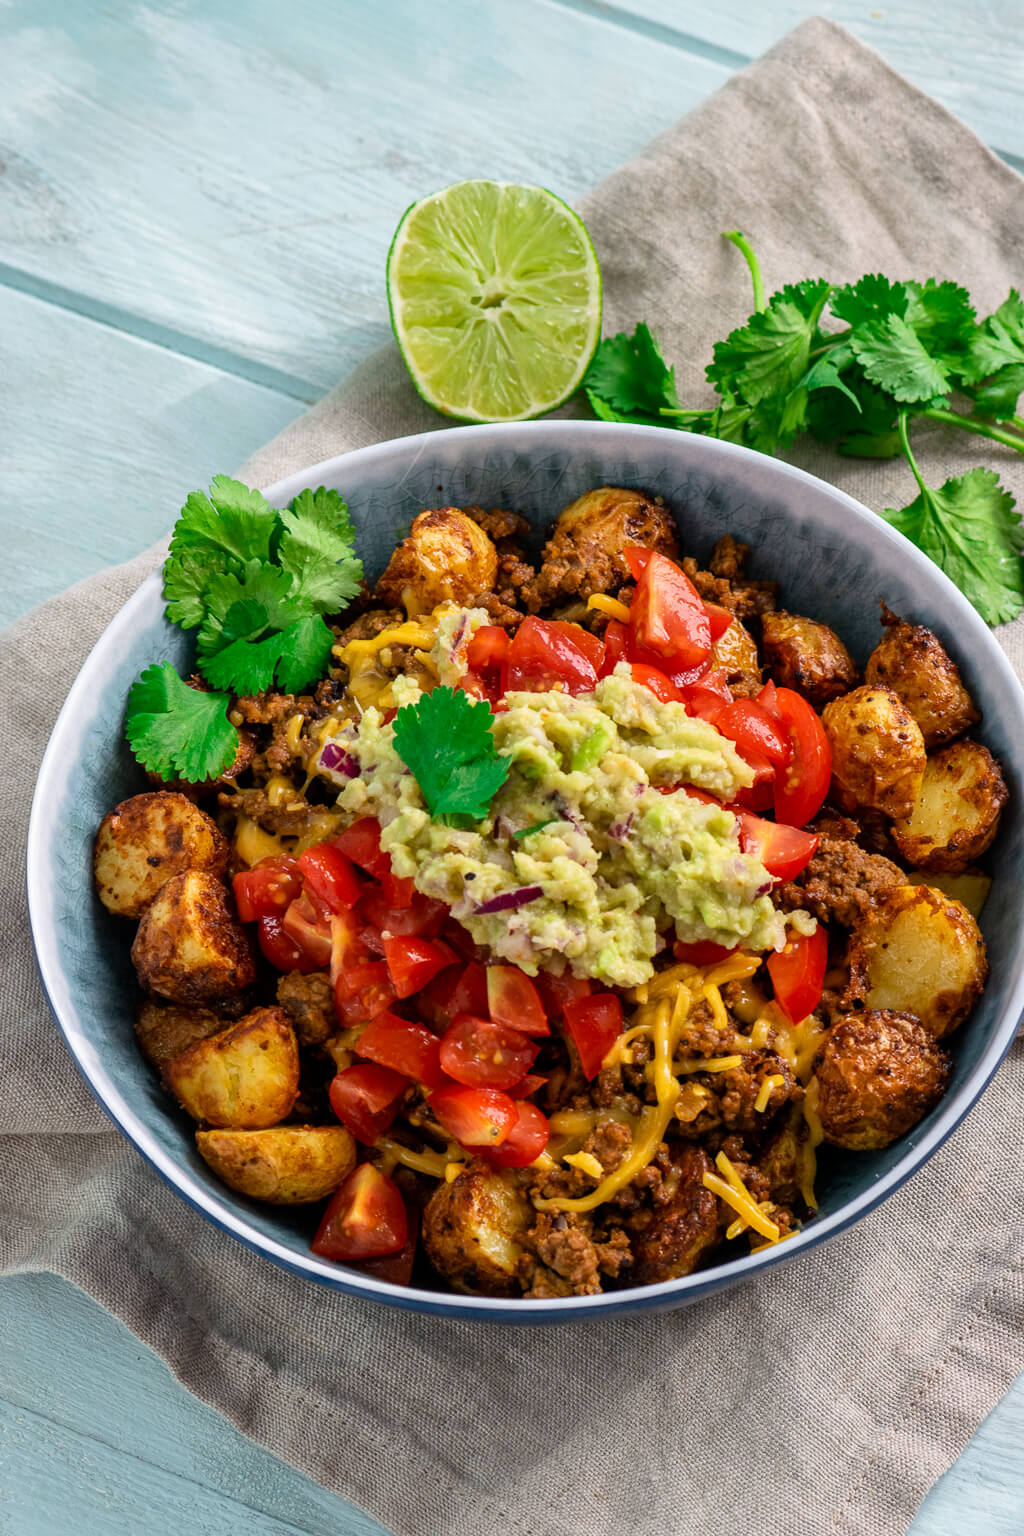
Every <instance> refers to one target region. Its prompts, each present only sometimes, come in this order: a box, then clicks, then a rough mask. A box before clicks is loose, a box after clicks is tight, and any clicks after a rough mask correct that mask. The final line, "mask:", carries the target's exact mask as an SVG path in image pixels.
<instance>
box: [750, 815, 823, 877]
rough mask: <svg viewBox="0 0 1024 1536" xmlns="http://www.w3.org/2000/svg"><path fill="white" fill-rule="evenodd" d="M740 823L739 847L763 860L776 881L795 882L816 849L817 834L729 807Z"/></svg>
mask: <svg viewBox="0 0 1024 1536" xmlns="http://www.w3.org/2000/svg"><path fill="white" fill-rule="evenodd" d="M729 809H730V810H731V811H732V812H733V815H734V816H735V817H736V820H737V821H738V822H739V824H740V848H741V849H742V850H743V852H744V853H752V854H755V855H756V856H757V858H759V859H760V860H761V863H762V864H763V865H764V867H765V869H766V870H767V871H768V873H769V874H770V875H771V876H772V878H773V879H775V880H792V879H793V878H794V877H795V876H796V875H798V874H799V873H800V871H801V870H802V869H803V868H804V867H805V866H806V864H807V863H808V861H809V859H810V857H811V855H812V854H813V853H814V850H815V848H817V846H818V836H817V833H815V832H801V831H800V830H799V828H797V827H789V826H786V825H785V823H783V822H776V821H764V820H763V819H762V818H761V817H760V816H754V815H752V814H751V812H750V811H744V810H740V809H739V808H738V807H736V806H730V807H729Z"/></svg>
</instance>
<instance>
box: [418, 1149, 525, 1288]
mask: <svg viewBox="0 0 1024 1536" xmlns="http://www.w3.org/2000/svg"><path fill="white" fill-rule="evenodd" d="M532 1219H533V1210H532V1207H531V1206H530V1204H529V1202H528V1200H527V1199H526V1197H525V1196H524V1195H523V1194H522V1193H521V1192H520V1191H519V1190H518V1189H517V1188H516V1185H515V1184H514V1182H513V1181H512V1179H511V1178H510V1177H509V1176H508V1175H507V1174H504V1173H502V1172H500V1171H499V1170H498V1169H496V1168H491V1167H490V1166H489V1165H488V1164H487V1163H485V1162H482V1161H480V1160H479V1159H477V1160H475V1161H474V1162H472V1163H470V1165H469V1167H468V1168H467V1169H466V1171H465V1172H464V1173H460V1174H459V1176H458V1178H457V1179H454V1180H453V1181H452V1183H451V1184H446V1183H441V1184H439V1185H438V1186H437V1188H436V1189H435V1190H434V1193H433V1194H432V1195H431V1197H430V1199H429V1200H428V1201H427V1205H426V1209H425V1210H424V1212H423V1246H424V1248H425V1249H426V1251H427V1256H428V1258H429V1259H430V1262H431V1263H432V1264H433V1265H434V1268H435V1269H437V1270H438V1271H439V1273H440V1274H442V1275H444V1277H445V1279H446V1280H449V1281H450V1282H451V1284H452V1285H453V1286H454V1287H455V1289H456V1290H457V1291H466V1292H468V1293H470V1294H471V1295H475V1294H479V1295H483V1296H510V1295H513V1294H514V1293H515V1291H516V1289H517V1286H516V1274H517V1271H518V1265H519V1259H520V1257H521V1255H522V1252H523V1248H522V1240H523V1238H524V1237H525V1235H526V1232H527V1229H528V1227H529V1225H530V1222H531V1220H532Z"/></svg>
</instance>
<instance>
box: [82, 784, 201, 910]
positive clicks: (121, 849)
mask: <svg viewBox="0 0 1024 1536" xmlns="http://www.w3.org/2000/svg"><path fill="white" fill-rule="evenodd" d="M227 862H228V845H227V842H226V841H225V839H224V837H223V836H222V834H221V832H220V829H219V827H218V826H217V823H216V822H215V821H213V820H211V818H210V817H209V816H207V814H206V812H205V811H201V810H199V808H198V807H197V806H195V805H193V803H192V801H191V800H189V799H188V797H187V796H186V795H180V794H178V793H177V792H176V791H175V790H153V791H152V792H151V793H149V794H143V795H133V796H132V798H131V799H130V800H122V801H121V804H120V805H116V806H115V807H114V809H113V810H112V811H108V812H107V814H106V816H104V818H103V820H102V821H101V822H100V829H99V831H98V832H97V834H96V846H95V851H94V854H93V873H94V875H95V877H96V890H97V893H98V895H99V898H100V901H102V903H103V905H104V906H105V907H106V908H107V910H108V911H109V912H116V913H117V915H118V916H119V917H141V916H142V914H143V912H145V910H146V908H147V907H148V906H149V905H150V903H151V902H152V900H153V899H154V897H155V896H156V894H157V892H158V891H159V890H160V887H161V886H162V885H164V884H166V882H167V881H168V880H170V879H171V878H172V877H173V876H174V875H180V874H183V873H184V871H185V870H188V869H205V870H207V871H209V873H210V874H212V875H222V874H223V873H224V871H225V869H226V868H227Z"/></svg>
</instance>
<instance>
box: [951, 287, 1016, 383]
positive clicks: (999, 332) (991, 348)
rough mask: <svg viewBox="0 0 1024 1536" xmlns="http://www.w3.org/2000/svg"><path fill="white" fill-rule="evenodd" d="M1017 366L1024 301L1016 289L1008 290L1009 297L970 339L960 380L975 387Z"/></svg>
mask: <svg viewBox="0 0 1024 1536" xmlns="http://www.w3.org/2000/svg"><path fill="white" fill-rule="evenodd" d="M1020 363H1024V300H1022V299H1021V296H1020V294H1019V293H1018V292H1017V290H1016V288H1011V289H1010V292H1009V296H1008V297H1007V298H1005V299H1004V300H1003V302H1002V303H1001V304H1000V306H999V308H998V309H997V310H996V311H995V312H994V313H993V314H991V315H989V317H988V319H987V320H983V321H982V322H981V324H980V325H979V326H978V328H977V330H976V331H975V333H974V335H973V336H972V337H971V339H970V342H969V344H968V347H967V360H966V362H965V364H964V368H963V377H964V380H965V382H966V383H968V384H976V383H978V381H979V380H981V379H987V378H989V377H990V376H991V375H992V374H994V373H999V372H1000V370H1001V369H1003V368H1007V367H1013V366H1015V365H1018V364H1020Z"/></svg>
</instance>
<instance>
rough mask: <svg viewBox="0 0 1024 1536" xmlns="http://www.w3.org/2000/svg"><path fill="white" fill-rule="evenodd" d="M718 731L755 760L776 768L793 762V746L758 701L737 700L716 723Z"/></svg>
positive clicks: (745, 754)
mask: <svg viewBox="0 0 1024 1536" xmlns="http://www.w3.org/2000/svg"><path fill="white" fill-rule="evenodd" d="M715 730H716V731H718V732H720V734H721V735H722V736H725V737H727V738H728V739H729V741H733V742H735V743H736V747H737V750H738V751H739V752H741V753H742V754H743V756H747V755H748V754H749V755H750V757H751V759H754V758H760V759H762V760H767V762H768V763H769V764H772V763H774V764H775V765H776V766H778V765H780V764H784V763H788V762H789V754H790V745H789V742H788V741H787V739H786V737H785V736H784V735H783V733H782V731H781V730H780V729H779V726H778V724H777V723H776V721H775V720H773V719H772V717H771V715H770V714H769V713H768V711H767V710H765V709H762V708H761V706H760V704H758V702H757V700H756V699H734V700H733V702H732V703H731V704H727V705H726V706H725V708H724V709H723V710H722V712H721V714H720V715H719V716H718V718H717V719H716V721H715Z"/></svg>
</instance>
